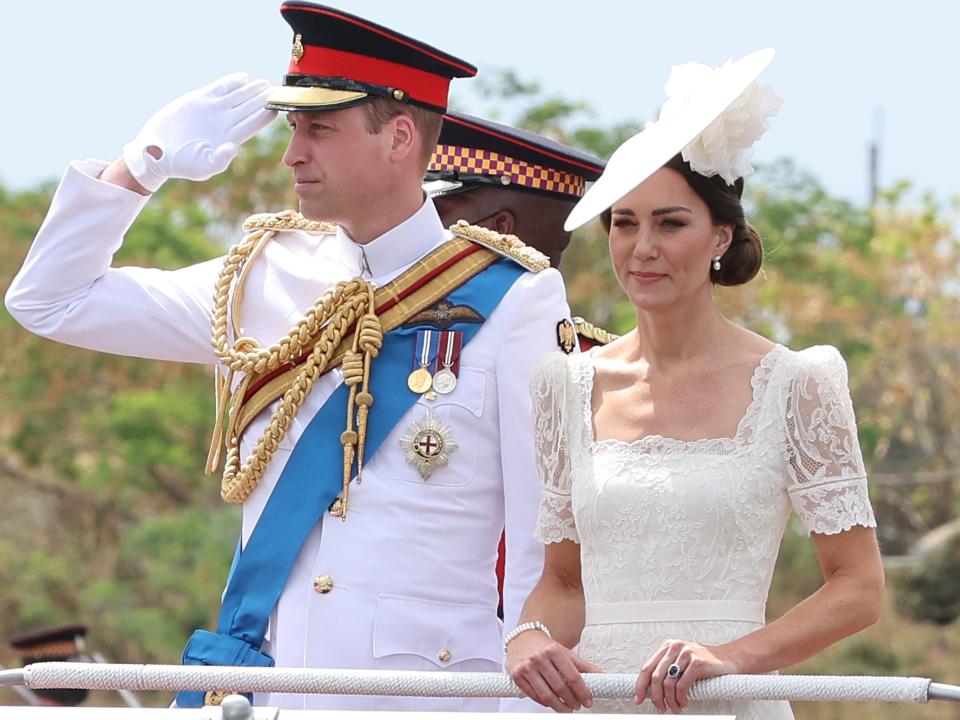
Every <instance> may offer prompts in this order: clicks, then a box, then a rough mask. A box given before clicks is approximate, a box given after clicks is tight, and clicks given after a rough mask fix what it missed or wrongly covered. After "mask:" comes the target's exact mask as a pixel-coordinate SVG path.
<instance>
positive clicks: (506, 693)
mask: <svg viewBox="0 0 960 720" xmlns="http://www.w3.org/2000/svg"><path fill="white" fill-rule="evenodd" d="M583 677H584V680H585V681H586V683H587V686H588V687H589V688H590V691H591V692H592V693H593V696H594V697H597V698H630V697H632V696H633V692H634V684H635V683H636V679H637V676H636V675H631V674H600V673H597V674H585V675H584V676H583ZM0 685H25V686H26V687H29V688H32V689H40V688H78V689H87V690H121V689H122V690H134V691H148V690H167V691H176V690H200V691H208V690H214V691H222V692H283V693H316V694H327V695H393V696H402V697H410V696H413V697H522V694H521V692H520V690H519V688H517V686H516V685H515V684H514V683H513V681H512V680H511V679H510V677H509V676H508V675H506V674H503V673H477V672H463V673H460V672H414V671H394V670H326V669H317V668H303V669H299V668H256V667H213V666H183V665H120V664H100V663H76V662H49V663H35V664H33V665H28V666H27V667H25V668H23V669H21V670H6V671H0ZM934 685H935V686H936V688H935V689H936V692H935V693H932V692H931V680H930V679H928V678H904V677H875V676H816V675H725V676H723V677H717V678H711V679H709V680H701V681H700V682H697V683H696V684H695V685H694V686H693V687H692V688H691V690H690V698H691V699H692V700H730V699H737V700H794V701H805V700H811V701H818V700H819V701H879V702H910V703H925V702H927V701H928V700H930V699H952V700H960V688H955V687H953V686H949V685H942V684H937V683H934Z"/></svg>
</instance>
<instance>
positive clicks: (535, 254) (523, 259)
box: [450, 220, 550, 272]
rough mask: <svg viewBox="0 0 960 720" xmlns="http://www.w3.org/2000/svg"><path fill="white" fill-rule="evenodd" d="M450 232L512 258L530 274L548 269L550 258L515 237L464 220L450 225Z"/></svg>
mask: <svg viewBox="0 0 960 720" xmlns="http://www.w3.org/2000/svg"><path fill="white" fill-rule="evenodd" d="M450 232H452V233H453V234H454V235H459V236H460V237H463V238H466V239H467V240H472V241H473V242H475V243H477V244H478V245H483V246H484V247H487V248H490V249H491V250H493V251H495V252H498V253H500V254H501V255H505V256H506V257H509V258H512V259H513V260H515V261H516V262H517V264H519V265H520V266H521V267H523V268H525V269H527V270H530V271H532V272H540V271H541V270H546V269H547V268H548V267H550V258H548V257H547V256H546V255H544V254H543V253H542V252H540V251H539V250H537V249H536V248H534V247H530V246H529V245H526V244H525V243H524V242H523V241H522V240H521V239H520V238H518V237H517V236H516V235H504V234H502V233H498V232H496V231H495V230H490V229H488V228H485V227H481V226H479V225H471V224H470V223H468V222H467V221H466V220H458V221H457V222H456V223H454V224H453V225H451V226H450Z"/></svg>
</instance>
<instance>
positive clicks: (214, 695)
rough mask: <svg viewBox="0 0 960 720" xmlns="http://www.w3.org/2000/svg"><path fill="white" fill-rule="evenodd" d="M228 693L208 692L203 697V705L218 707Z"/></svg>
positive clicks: (220, 691) (219, 691)
mask: <svg viewBox="0 0 960 720" xmlns="http://www.w3.org/2000/svg"><path fill="white" fill-rule="evenodd" d="M229 694H230V693H225V692H223V691H222V690H210V691H208V692H207V693H206V694H205V695H204V696H203V704H204V705H219V704H220V703H222V702H223V699H224V698H225V697H226V696H227V695H229Z"/></svg>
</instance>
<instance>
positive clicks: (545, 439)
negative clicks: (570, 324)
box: [530, 352, 580, 543]
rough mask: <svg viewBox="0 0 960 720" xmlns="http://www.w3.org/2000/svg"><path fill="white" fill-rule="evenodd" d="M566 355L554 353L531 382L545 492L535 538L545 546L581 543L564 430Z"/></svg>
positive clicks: (544, 360) (538, 455)
mask: <svg viewBox="0 0 960 720" xmlns="http://www.w3.org/2000/svg"><path fill="white" fill-rule="evenodd" d="M566 360H567V357H566V355H563V354H561V353H556V352H552V353H550V354H549V355H546V356H545V357H544V358H543V359H542V360H540V362H539V363H538V364H537V367H536V368H535V369H534V371H533V377H532V378H531V380H530V395H531V397H532V399H533V422H534V427H533V438H534V445H535V448H534V449H535V451H536V453H537V471H538V472H539V473H540V481H541V482H542V483H543V490H542V492H541V494H540V513H539V516H538V518H537V529H536V537H537V540H539V541H540V542H542V543H554V542H560V541H561V540H573V541H574V542H580V538H579V537H578V536H577V528H576V525H575V524H574V520H573V509H572V508H571V505H570V485H571V482H570V456H569V454H568V449H567V447H568V446H567V437H566V435H567V433H566V428H565V426H564V416H565V414H566V413H565V408H564V403H565V401H566V384H567V370H566V365H567V364H566Z"/></svg>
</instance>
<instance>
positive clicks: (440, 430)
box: [400, 410, 457, 480]
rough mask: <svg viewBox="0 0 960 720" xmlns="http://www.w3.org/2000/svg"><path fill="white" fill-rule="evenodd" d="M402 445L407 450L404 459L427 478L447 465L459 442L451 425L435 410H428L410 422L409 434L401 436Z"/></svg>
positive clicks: (421, 475)
mask: <svg viewBox="0 0 960 720" xmlns="http://www.w3.org/2000/svg"><path fill="white" fill-rule="evenodd" d="M400 447H402V448H403V449H404V450H406V457H405V458H404V459H405V460H406V461H407V462H408V463H410V464H411V465H413V466H414V467H415V468H416V469H417V472H419V473H420V477H422V478H423V479H424V480H427V479H428V478H429V477H430V475H432V474H433V472H434V470H436V469H437V468H442V467H445V466H446V465H447V462H448V461H449V460H450V454H451V453H452V452H453V451H454V450H456V449H457V444H456V443H455V442H454V441H453V431H452V430H451V429H450V427H449V426H448V425H444V424H443V422H442V421H441V420H440V418H439V417H437V414H436V413H435V412H434V411H433V410H427V413H426V415H424V416H423V417H422V418H420V419H419V420H416V421H414V422H412V423H410V426H409V427H408V428H407V434H406V435H404V436H403V437H402V438H400Z"/></svg>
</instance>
